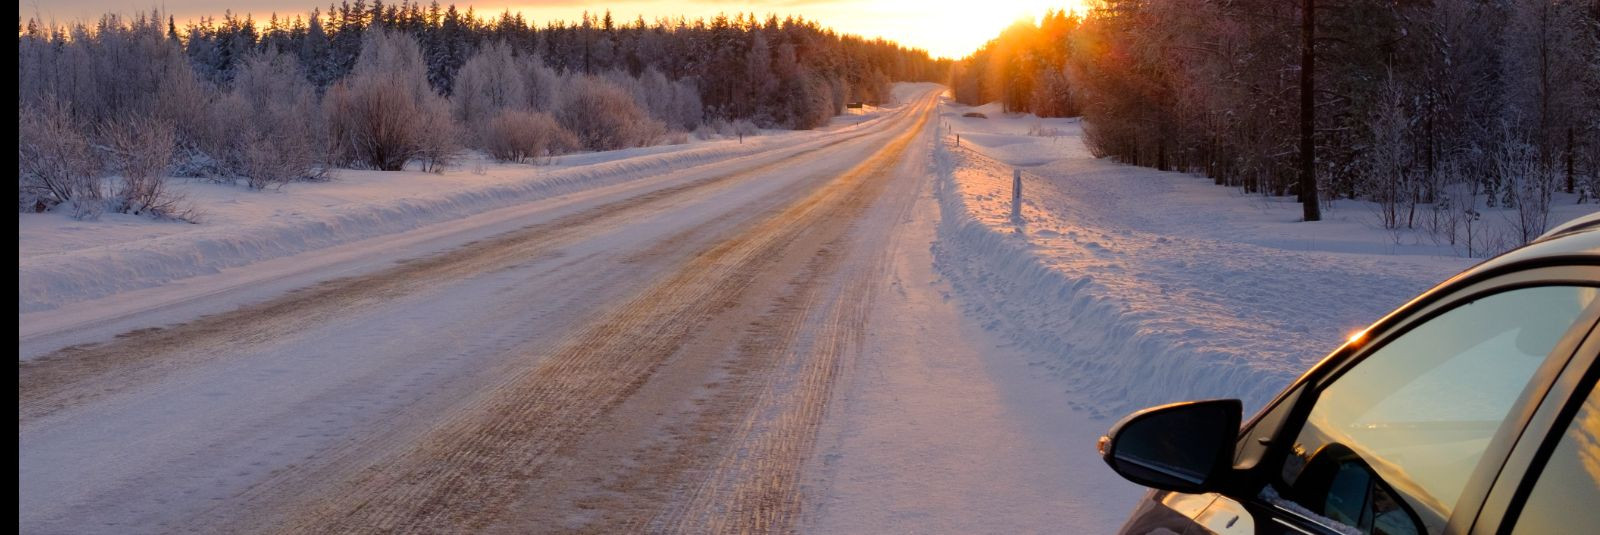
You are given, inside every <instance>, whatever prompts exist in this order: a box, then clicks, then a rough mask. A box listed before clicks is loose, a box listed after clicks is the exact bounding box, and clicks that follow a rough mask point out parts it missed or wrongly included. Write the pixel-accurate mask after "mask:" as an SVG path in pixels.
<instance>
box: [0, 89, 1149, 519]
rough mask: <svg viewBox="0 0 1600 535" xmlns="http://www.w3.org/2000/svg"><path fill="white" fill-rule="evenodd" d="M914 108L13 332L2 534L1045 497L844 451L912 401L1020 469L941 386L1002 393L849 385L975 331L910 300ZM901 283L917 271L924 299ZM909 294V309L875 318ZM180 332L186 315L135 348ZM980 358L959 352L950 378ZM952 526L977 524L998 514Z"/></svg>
mask: <svg viewBox="0 0 1600 535" xmlns="http://www.w3.org/2000/svg"><path fill="white" fill-rule="evenodd" d="M933 102H934V101H933V95H932V94H931V93H929V94H923V95H921V96H919V98H918V99H917V100H916V101H915V102H912V103H908V104H907V105H904V106H902V107H901V110H902V111H900V112H898V113H897V114H896V115H894V116H891V117H889V118H887V119H886V120H882V121H878V122H876V123H872V124H867V125H862V126H860V127H858V128H847V129H842V130H840V131H838V132H837V133H836V134H835V135H831V136H828V137H826V138H824V139H822V140H820V141H816V142H809V143H798V144H795V145H794V146H791V147H787V148H782V149H778V150H772V151H769V152H768V153H765V154H761V155H758V156H755V157H745V158H734V159H730V160H728V161H724V162H719V163H715V164H710V165H704V166H699V167H695V168H691V169H689V170H686V171H682V172H678V173H673V174H672V175H668V176H664V177H660V178H659V179H651V180H647V181H641V182H642V183H641V184H636V185H631V186H628V187H622V188H613V189H611V190H606V191H603V192H600V193H596V194H593V195H580V196H576V198H575V199H554V200H552V201H550V202H547V203H535V205H534V206H533V207H532V208H528V209H525V210H523V212H525V213H522V214H520V215H519V216H518V218H517V219H516V220H515V221H516V222H517V225H513V226H512V228H509V229H505V230H502V228H503V227H506V226H507V222H506V221H499V222H497V223H495V225H486V226H484V227H483V228H479V229H476V230H475V231H474V232H476V233H477V234H485V235H484V236H481V237H479V238H478V239H474V240H471V241H468V242H466V243H461V244H457V245H455V246H453V247H449V248H440V247H437V244H435V245H434V248H435V249H439V250H437V251H433V252H431V253H430V254H424V255H420V256H416V257H411V258H403V259H399V260H396V261H393V262H387V261H385V262H375V261H373V260H371V259H370V258H372V257H381V255H378V254H377V253H374V256H371V257H365V258H367V259H365V260H361V259H349V260H341V261H342V262H343V263H342V264H341V263H337V262H332V261H329V265H327V266H322V265H318V264H317V263H316V262H310V263H308V264H307V265H306V267H302V268H301V269H298V270H296V269H293V268H284V269H281V270H280V271H281V272H278V273H274V274H273V276H272V277H269V278H267V279H265V280H266V282H265V283H261V284H255V285H250V286H241V287H239V288H235V289H227V288H224V289H222V290H217V291H210V292H203V293H199V294H197V295H179V296H178V297H177V298H172V299H169V301H170V303H164V304H162V303H161V300H160V299H158V298H160V297H161V295H160V294H159V292H151V293H149V295H141V296H140V297H141V298H145V297H149V298H151V299H152V300H153V302H156V303H158V305H152V306H148V307H143V308H137V309H135V311H134V312H132V313H126V314H120V315H119V314H111V315H107V316H106V317H99V318H93V321H88V320H84V321H77V322H75V323H73V322H68V323H66V324H65V326H63V327H59V328H50V329H46V328H37V327H36V328H33V329H32V332H35V333H37V334H34V335H33V336H32V337H29V336H26V334H27V333H29V332H30V330H29V327H30V326H29V325H28V322H27V321H24V322H23V324H24V325H23V327H24V329H23V330H24V333H25V336H24V337H23V338H22V343H21V346H22V348H23V353H24V357H25V360H24V361H23V362H22V363H21V364H19V388H18V391H19V392H18V404H19V409H18V421H19V424H18V443H19V459H18V467H19V478H18V479H19V481H18V486H19V489H20V490H21V492H20V493H19V494H20V497H19V510H20V519H19V525H20V527H21V528H22V531H24V532H32V533H50V532H80V533H81V532H104V533H128V532H166V531H200V532H221V531H340V532H352V531H354V532H361V531H393V530H399V531H412V532H440V531H503V532H526V531H566V530H583V531H601V532H614V531H638V530H644V531H690V532H704V531H720V532H731V531H741V532H749V531H767V530H788V529H796V528H801V527H810V526H815V527H818V528H822V529H828V530H831V531H851V530H857V529H865V528H868V527H877V528H884V527H900V528H909V527H911V526H937V525H939V524H938V523H936V521H938V520H940V519H939V518H938V517H937V515H935V517H915V516H913V518H923V520H922V521H914V522H912V523H910V524H908V523H906V521H905V520H904V519H903V518H894V517H889V516H884V517H873V516H870V515H867V516H863V515H861V514H860V513H861V512H860V511H852V510H850V507H849V506H848V505H847V504H846V505H839V504H844V503H845V502H853V503H855V504H857V505H860V504H863V503H872V502H862V501H858V500H854V499H851V498H850V497H851V496H852V495H853V494H852V493H856V494H859V493H863V491H865V490H866V489H864V488H862V487H861V485H860V484H858V483H853V482H859V481H860V479H859V477H858V476H859V473H858V472H868V471H870V470H885V469H888V470H897V469H899V468H901V467H904V468H906V469H908V470H912V472H909V473H902V474H880V475H879V476H875V477H877V479H876V480H877V481H880V482H882V483H883V484H885V485H899V486H897V487H895V490H897V491H901V492H903V493H902V494H899V496H900V499H901V501H902V502H904V503H899V504H895V503H885V504H882V505H883V506H882V507H878V508H876V509H875V510H877V511H879V512H884V513H893V512H895V511H903V510H905V509H907V508H910V509H915V510H921V511H922V512H936V511H941V510H942V511H944V512H943V513H942V514H943V515H945V516H950V515H952V514H957V513H958V511H951V510H949V509H948V507H950V506H952V505H961V504H962V502H961V501H960V498H959V497H960V496H961V495H963V494H972V495H975V496H976V495H985V496H988V495H994V494H995V493H993V492H990V491H989V490H985V489H983V488H978V487H975V488H971V489H967V490H957V491H950V490H941V491H938V492H934V489H947V488H948V486H949V485H951V484H955V483H961V482H965V483H968V484H970V483H972V482H973V481H974V479H973V478H974V477H976V478H979V480H981V479H982V478H985V477H987V478H996V477H1001V478H1003V477H1007V474H1009V475H1010V476H1014V477H1018V478H1028V477H1032V478H1038V477H1041V474H1054V473H1055V472H1057V471H1058V470H1057V469H1053V468H1046V469H1036V470H1030V469H1028V468H1026V467H1025V466H1021V464H1024V463H1025V461H1026V460H1027V457H1025V456H1024V457H1019V456H1016V455H1011V456H1009V457H1005V458H1004V459H1002V458H1000V457H992V456H990V455H988V454H989V453H992V452H990V451H986V450H985V448H984V447H983V446H984V445H985V444H983V443H981V442H980V443H973V442H972V441H970V440H969V441H965V442H958V443H956V444H953V445H952V446H950V447H945V448H941V447H939V446H938V445H937V444H929V443H926V442H924V440H925V439H926V438H927V437H928V436H929V435H928V434H926V433H924V434H903V435H902V434H891V435H889V436H884V437H877V439H876V442H874V443H864V444H862V443H860V442H861V440H862V434H861V432H860V428H861V427H862V426H863V425H866V426H871V427H873V428H874V429H876V428H877V427H879V425H878V424H879V423H887V422H895V421H898V422H904V421H906V419H905V417H906V416H908V414H905V412H906V411H908V410H911V409H912V407H911V405H919V407H917V408H915V410H914V411H913V412H916V413H917V414H911V415H909V416H912V417H917V416H920V417H932V418H936V419H937V418H941V417H942V416H941V415H940V414H941V412H942V413H944V414H946V415H955V414H967V415H973V414H976V415H977V416H978V419H979V420H981V421H982V422H986V424H985V425H988V426H990V427H995V428H997V429H999V432H1000V433H1001V434H1000V435H996V436H992V437H991V439H992V440H995V441H999V440H1008V439H1011V438H1015V439H1017V440H1018V441H1021V442H1023V443H1024V444H1023V445H1021V446H1017V447H1027V446H1026V444H1025V443H1027V440H1025V438H1023V437H1022V436H1021V435H1022V434H1024V433H1023V432H1022V431H1020V430H1018V429H1017V428H1018V427H1019V426H1021V425H1024V424H1020V423H1017V422H1011V421H1008V420H1005V419H1004V417H1003V415H997V414H987V416H985V414H986V413H985V412H984V411H989V412H996V411H999V410H1000V409H998V408H996V407H998V406H999V404H1001V403H1002V401H1000V400H998V399H996V396H998V394H997V393H996V392H995V390H996V387H994V386H993V385H989V386H988V387H987V389H985V383H984V382H983V381H982V380H981V378H979V377H970V378H969V379H970V380H966V381H954V379H955V377H945V378H940V379H938V381H939V382H942V383H945V387H946V390H949V389H953V390H950V391H951V392H955V393H963V392H964V393H965V394H971V393H972V392H973V391H974V390H975V389H976V391H977V392H978V393H979V394H983V395H985V396H988V397H989V398H990V399H988V400H987V401H985V400H984V399H975V400H973V401H972V403H970V404H967V405H957V404H951V403H949V402H948V401H949V400H947V402H946V403H945V404H944V405H942V406H938V405H935V406H920V405H921V404H919V403H909V401H910V400H907V402H897V401H895V398H890V399H889V400H888V401H885V400H882V399H878V400H874V399H872V398H871V396H867V395H866V394H867V393H869V392H890V393H891V394H892V393H893V388H892V387H893V386H894V385H891V384H887V383H885V382H883V381H881V380H863V381H860V382H854V376H855V375H858V374H857V373H856V370H857V369H858V367H862V366H873V367H877V368H878V369H879V372H877V373H878V375H879V377H880V378H882V377H886V376H883V375H882V367H884V366H888V365H895V364H893V363H892V362H879V361H878V360H877V357H872V356H873V355H877V356H886V357H887V356H892V357H895V358H906V357H910V356H913V355H911V354H910V353H909V352H913V351H916V352H929V351H935V350H937V349H939V348H938V347H936V346H931V345H929V343H928V342H929V340H937V339H938V338H929V337H928V336H927V335H926V334H924V335H921V336H919V335H917V333H918V332H924V333H925V332H927V331H929V330H933V331H936V332H941V333H944V334H943V336H945V337H946V338H947V339H955V338H954V335H953V334H951V333H955V332H959V330H960V329H962V328H964V327H963V326H962V325H961V320H960V319H959V318H958V317H957V315H956V314H955V313H954V312H953V310H954V309H953V308H952V306H951V305H949V304H944V303H941V302H939V299H938V298H937V296H936V294H935V293H934V292H933V290H930V289H929V288H930V287H929V286H928V284H927V282H928V281H931V280H932V279H933V278H934V276H933V275H932V274H931V267H930V265H929V263H928V261H927V259H926V257H927V255H928V242H929V240H931V239H932V235H931V232H932V231H931V228H932V227H931V221H933V220H934V219H935V218H936V215H933V214H929V213H927V212H926V211H927V210H933V209H936V207H935V206H932V204H933V203H932V201H931V200H930V197H929V189H928V188H929V184H930V181H929V180H928V176H929V175H928V172H927V165H928V158H927V155H928V150H929V147H930V146H931V145H929V144H930V143H932V140H933V138H934V135H933V126H932V124H931V123H930V122H929V120H928V118H929V117H930V113H931V110H932V108H933ZM910 223H915V224H910ZM484 229H495V230H496V232H495V233H492V234H489V233H487V231H486V230H484ZM474 232H465V231H463V232H458V233H456V234H455V235H456V236H457V237H458V238H459V237H460V236H468V237H470V236H473V235H474ZM439 240H443V241H446V242H447V241H448V239H446V238H439ZM346 256H350V255H346ZM321 258H333V259H342V258H343V257H341V256H339V254H337V253H329V254H325V255H322V257H321ZM908 259H910V260H908ZM311 268H316V269H315V270H313V269H311ZM908 270H910V271H908ZM310 271H316V272H315V273H308V272H310ZM319 273H320V274H321V276H320V277H319V276H318V274H319ZM330 273H332V274H337V275H339V276H337V277H334V278H329V277H328V276H327V275H328V274H330ZM906 277H914V278H920V279H923V280H922V281H920V282H919V283H916V284H912V285H913V286H916V288H914V289H913V290H912V291H913V292H914V294H908V293H907V290H906V285H907V284H908V283H907V281H905V280H904V279H905V278H906ZM319 279H322V280H320V281H318V282H316V283H314V284H308V285H303V286H302V287H299V288H298V289H293V290H292V291H287V292H280V293H276V294H274V293H273V292H272V291H271V290H272V289H273V288H276V287H282V286H291V285H295V284H297V283H299V282H301V281H308V280H319ZM191 293H192V292H191ZM885 295H891V296H892V298H885V297H884V296H885ZM908 296H909V297H908ZM917 296H920V297H917ZM886 299H890V300H889V301H886ZM908 299H915V300H916V301H917V302H918V303H920V305H916V306H910V307H908V306H899V305H896V304H894V303H896V302H900V303H901V304H905V303H906V302H907V300H908ZM115 309H116V307H108V310H115ZM902 310H904V312H906V313H900V311H902ZM200 313H205V314H204V315H200ZM185 314H188V315H190V316H195V317H187V318H186V317H185ZM172 318H181V319H183V321H181V322H178V323H171V324H167V325H159V326H152V325H147V324H150V323H152V322H156V323H157V324H159V323H160V322H161V321H162V320H166V319H172ZM25 320H26V318H25ZM52 321H55V320H52ZM135 327H140V328H135ZM129 329H132V330H129ZM113 332H120V333H121V334H117V335H116V336H115V337H111V338H108V334H107V333H113ZM879 335H882V336H881V337H880V336H879ZM80 342H82V343H80ZM68 343H71V344H73V345H69V346H67V347H64V348H60V349H52V346H54V347H60V346H61V345H64V344H68ZM981 350H982V349H981V344H972V343H970V342H969V343H968V346H964V347H952V348H948V350H947V353H948V354H949V356H951V357H953V358H956V359H967V361H966V362H967V364H966V366H968V367H969V368H970V367H972V366H976V365H977V364H976V360H975V357H974V355H976V354H977V352H979V351H981ZM30 351H32V352H35V353H36V354H35V355H29V354H28V353H29V352H30ZM924 360H926V359H924ZM924 364H926V363H924ZM957 382H959V383H961V384H959V385H958V384H955V383H957ZM851 385H854V386H851ZM880 386H881V387H884V388H885V389H887V390H884V389H880V388H878V387H880ZM914 386H915V385H914ZM901 388H907V386H906V385H903V384H902V385H901ZM946 390H941V389H940V388H939V387H938V385H921V386H917V387H916V391H918V392H921V393H922V394H923V395H935V396H937V395H940V392H945V391H946ZM984 392H987V393H986V394H984ZM857 398H862V399H863V400H862V401H861V402H860V403H856V402H854V401H853V400H855V399H857ZM841 403H842V404H844V406H842V407H841V406H838V405H840V404H841ZM972 410H977V411H978V412H977V413H972V412H970V411H972ZM830 415H837V417H834V416H830ZM991 417H992V418H991ZM912 424H913V425H915V420H914V419H913V421H912ZM852 429H854V431H852ZM1006 433H1010V435H1007V434H1006ZM1012 435H1015V436H1012ZM867 438H872V437H871V433H868V436H867ZM895 441H899V442H900V443H899V444H896V443H895ZM908 446H912V447H916V448H920V449H924V450H931V451H932V453H928V454H927V455H919V456H918V457H917V458H918V459H919V460H920V461H919V462H922V463H933V464H939V463H941V462H956V461H962V459H961V458H960V457H959V456H967V457H968V458H967V459H965V460H964V462H965V463H966V465H965V466H963V467H962V468H963V470H968V471H977V472H981V471H982V470H983V466H984V463H986V462H989V463H1002V464H1008V466H1007V467H1005V470H1009V472H1005V473H1000V474H984V473H966V474H964V475H963V474H956V475H951V474H948V473H939V472H937V467H927V466H924V467H921V468H919V467H918V466H916V463H913V464H912V465H909V466H907V465H905V463H904V459H903V458H902V457H901V454H902V453H904V452H905V450H906V449H907V447H908ZM818 450H826V451H827V452H828V454H827V455H826V456H825V458H820V457H818V456H817V455H815V452H817V451H818ZM1050 453H1051V451H1049V450H1048V449H1046V450H1041V451H1037V452H1035V454H1036V455H1038V456H1048V455H1049V454H1050ZM941 455H942V456H943V457H941ZM896 459H900V460H899V461H897V460H896ZM1045 460H1046V461H1048V459H1045ZM853 465H856V466H854V467H852V466H853ZM841 467H844V468H847V469H849V470H850V473H844V474H841V473H839V471H840V470H841V469H842V468H841ZM922 469H927V470H933V471H920V472H919V471H917V470H922ZM835 478H838V479H841V480H842V481H841V482H840V483H839V484H837V485H836V484H834V482H833V480H834V479H835ZM1056 486H1057V487H1059V485H1056ZM994 487H995V488H1001V486H1000V485H995V486H994ZM1027 488H1028V487H1027V486H1023V487H1018V488H1017V490H1016V491H1014V493H1021V492H1026V489H1027ZM905 493H910V494H905ZM917 493H921V494H923V495H928V496H930V499H928V500H921V499H918V498H917V496H919V494H917ZM1005 494H1007V493H1006V492H1001V493H999V494H998V495H997V496H995V497H994V498H993V499H995V500H1004V499H1007V497H1006V496H1005ZM1057 497H1059V496H1057ZM1034 498H1035V499H1038V498H1040V497H1039V496H1035V497H1034ZM1051 498H1054V497H1051ZM1009 501H1010V503H1012V506H1013V507H1015V502H1016V500H1015V499H1010V500H1009ZM813 503H814V504H817V505H818V506H815V507H814V506H812V504H813ZM992 503H1000V502H998V501H995V502H992ZM829 504H835V505H833V506H830V505H829ZM965 504H966V505H968V506H972V507H975V508H976V509H968V510H966V511H965V512H964V513H959V514H960V515H961V516H963V517H966V518H969V519H971V520H977V519H981V518H983V517H984V515H985V514H988V513H994V514H998V513H1002V512H1004V511H985V510H984V509H985V508H986V507H985V504H984V503H971V502H967V503H965ZM912 512H913V513H915V512H916V511H912ZM1114 514H1116V515H1120V514H1121V511H1116V513H1114ZM1012 518H1015V517H1014V516H1013V517H1012ZM1035 520H1037V519H1035ZM973 525H976V524H973ZM954 527H955V526H950V525H948V524H947V525H945V529H952V528H954ZM1028 527H1030V528H1032V529H1037V530H1043V529H1048V525H1045V524H1041V525H1032V526H1028Z"/></svg>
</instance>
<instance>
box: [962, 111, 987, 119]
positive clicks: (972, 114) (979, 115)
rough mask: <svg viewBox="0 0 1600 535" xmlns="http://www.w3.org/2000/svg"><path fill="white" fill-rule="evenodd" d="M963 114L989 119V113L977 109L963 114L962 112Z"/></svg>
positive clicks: (963, 115) (964, 115)
mask: <svg viewBox="0 0 1600 535" xmlns="http://www.w3.org/2000/svg"><path fill="white" fill-rule="evenodd" d="M961 116H962V117H974V118H978V119H988V118H989V116H988V115H984V114H982V113H979V112H975V111H969V112H966V113H963V114H961Z"/></svg>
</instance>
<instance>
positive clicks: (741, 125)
mask: <svg viewBox="0 0 1600 535" xmlns="http://www.w3.org/2000/svg"><path fill="white" fill-rule="evenodd" d="M732 128H733V135H735V136H738V137H750V136H754V135H758V134H760V133H761V129H760V128H756V123H753V122H750V120H749V119H738V120H735V121H733V124H732Z"/></svg>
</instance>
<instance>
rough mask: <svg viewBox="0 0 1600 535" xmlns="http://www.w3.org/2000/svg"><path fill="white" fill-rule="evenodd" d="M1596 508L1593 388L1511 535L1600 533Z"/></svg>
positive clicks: (1599, 489)
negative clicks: (1524, 534) (1525, 534)
mask: <svg viewBox="0 0 1600 535" xmlns="http://www.w3.org/2000/svg"><path fill="white" fill-rule="evenodd" d="M1596 504H1600V396H1596V395H1595V391H1594V389H1593V388H1592V387H1591V388H1590V391H1589V397H1588V399H1585V400H1584V402H1583V406H1582V407H1581V408H1579V409H1578V414H1577V415H1576V416H1574V417H1573V418H1572V424H1571V425H1568V426H1567V429H1566V432H1565V433H1562V435H1561V442H1560V443H1558V444H1557V445H1556V449H1555V451H1554V452H1552V453H1551V454H1550V460H1549V461H1547V462H1546V463H1545V465H1544V470H1543V471H1542V472H1541V473H1540V475H1539V481H1538V483H1535V484H1534V486H1533V492H1532V493H1531V494H1529V495H1528V501H1527V502H1526V503H1525V504H1524V505H1523V506H1522V514H1521V515H1520V516H1518V517H1517V525H1516V528H1515V529H1514V530H1513V531H1512V533H1513V534H1521V533H1600V507H1596Z"/></svg>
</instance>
